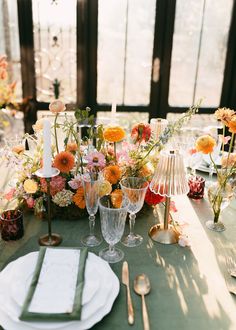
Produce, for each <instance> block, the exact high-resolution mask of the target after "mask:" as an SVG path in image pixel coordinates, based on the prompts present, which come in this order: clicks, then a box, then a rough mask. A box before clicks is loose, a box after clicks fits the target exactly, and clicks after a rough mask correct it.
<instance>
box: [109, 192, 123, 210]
mask: <svg viewBox="0 0 236 330" xmlns="http://www.w3.org/2000/svg"><path fill="white" fill-rule="evenodd" d="M122 199H123V194H122V190H121V189H115V190H114V191H113V192H112V193H111V202H112V205H113V207H114V208H116V209H118V208H120V207H121V204H122Z"/></svg>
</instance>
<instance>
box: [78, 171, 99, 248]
mask: <svg viewBox="0 0 236 330" xmlns="http://www.w3.org/2000/svg"><path fill="white" fill-rule="evenodd" d="M96 176H97V175H95V173H86V174H84V175H83V177H82V182H83V187H84V195H85V203H86V209H87V211H88V214H89V234H88V235H86V236H84V237H83V238H82V239H81V242H82V244H83V245H85V246H89V247H92V246H98V245H100V244H101V242H102V239H101V237H100V236H98V235H95V234H94V227H95V215H96V213H97V210H98V199H99V182H100V179H98V178H97V177H96Z"/></svg>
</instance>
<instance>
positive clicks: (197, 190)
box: [188, 175, 205, 199]
mask: <svg viewBox="0 0 236 330" xmlns="http://www.w3.org/2000/svg"><path fill="white" fill-rule="evenodd" d="M188 185H189V192H188V197H189V198H192V199H202V198H203V196H204V188H205V179H204V178H203V177H202V176H198V175H197V176H190V177H189V178H188Z"/></svg>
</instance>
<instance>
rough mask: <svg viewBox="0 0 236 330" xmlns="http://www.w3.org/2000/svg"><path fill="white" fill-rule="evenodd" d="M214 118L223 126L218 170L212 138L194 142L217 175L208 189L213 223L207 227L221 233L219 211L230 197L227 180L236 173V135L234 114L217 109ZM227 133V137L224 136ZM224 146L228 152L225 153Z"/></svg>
mask: <svg viewBox="0 0 236 330" xmlns="http://www.w3.org/2000/svg"><path fill="white" fill-rule="evenodd" d="M215 116H216V118H217V119H218V120H219V121H220V122H221V123H222V125H223V134H221V135H219V140H220V141H221V143H222V148H221V152H220V154H221V166H220V168H219V167H218V166H217V164H216V162H215V160H214V158H213V156H212V153H213V151H214V148H215V146H216V143H217V141H216V140H215V139H214V138H213V137H211V136H210V135H203V136H201V137H199V138H198V139H197V141H196V150H197V151H199V152H202V153H203V154H209V156H210V160H211V162H212V164H213V166H214V169H215V172H216V174H217V183H215V184H213V185H212V187H210V188H209V189H208V197H209V201H210V203H211V205H212V210H213V213H214V220H213V222H211V221H210V222H208V226H209V228H210V229H212V230H216V231H222V230H224V229H225V227H224V225H223V223H221V222H220V221H219V216H220V212H221V210H222V209H223V208H224V207H226V206H227V205H228V204H229V200H230V197H231V195H232V188H231V185H230V184H229V180H230V178H232V176H233V175H234V174H235V173H236V153H234V152H233V143H234V137H235V133H236V112H235V111H234V110H232V109H229V108H219V109H217V110H216V111H215ZM227 131H228V132H229V133H228V134H229V135H226V132H227ZM226 146H227V149H228V151H225V150H226Z"/></svg>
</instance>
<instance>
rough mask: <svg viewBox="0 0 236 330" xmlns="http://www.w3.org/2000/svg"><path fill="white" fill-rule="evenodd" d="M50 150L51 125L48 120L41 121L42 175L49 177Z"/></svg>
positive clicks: (50, 165) (50, 166) (50, 164)
mask: <svg viewBox="0 0 236 330" xmlns="http://www.w3.org/2000/svg"><path fill="white" fill-rule="evenodd" d="M51 174H52V150H51V123H50V121H49V120H48V119H44V121H43V175H44V177H46V178H47V177H51Z"/></svg>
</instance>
